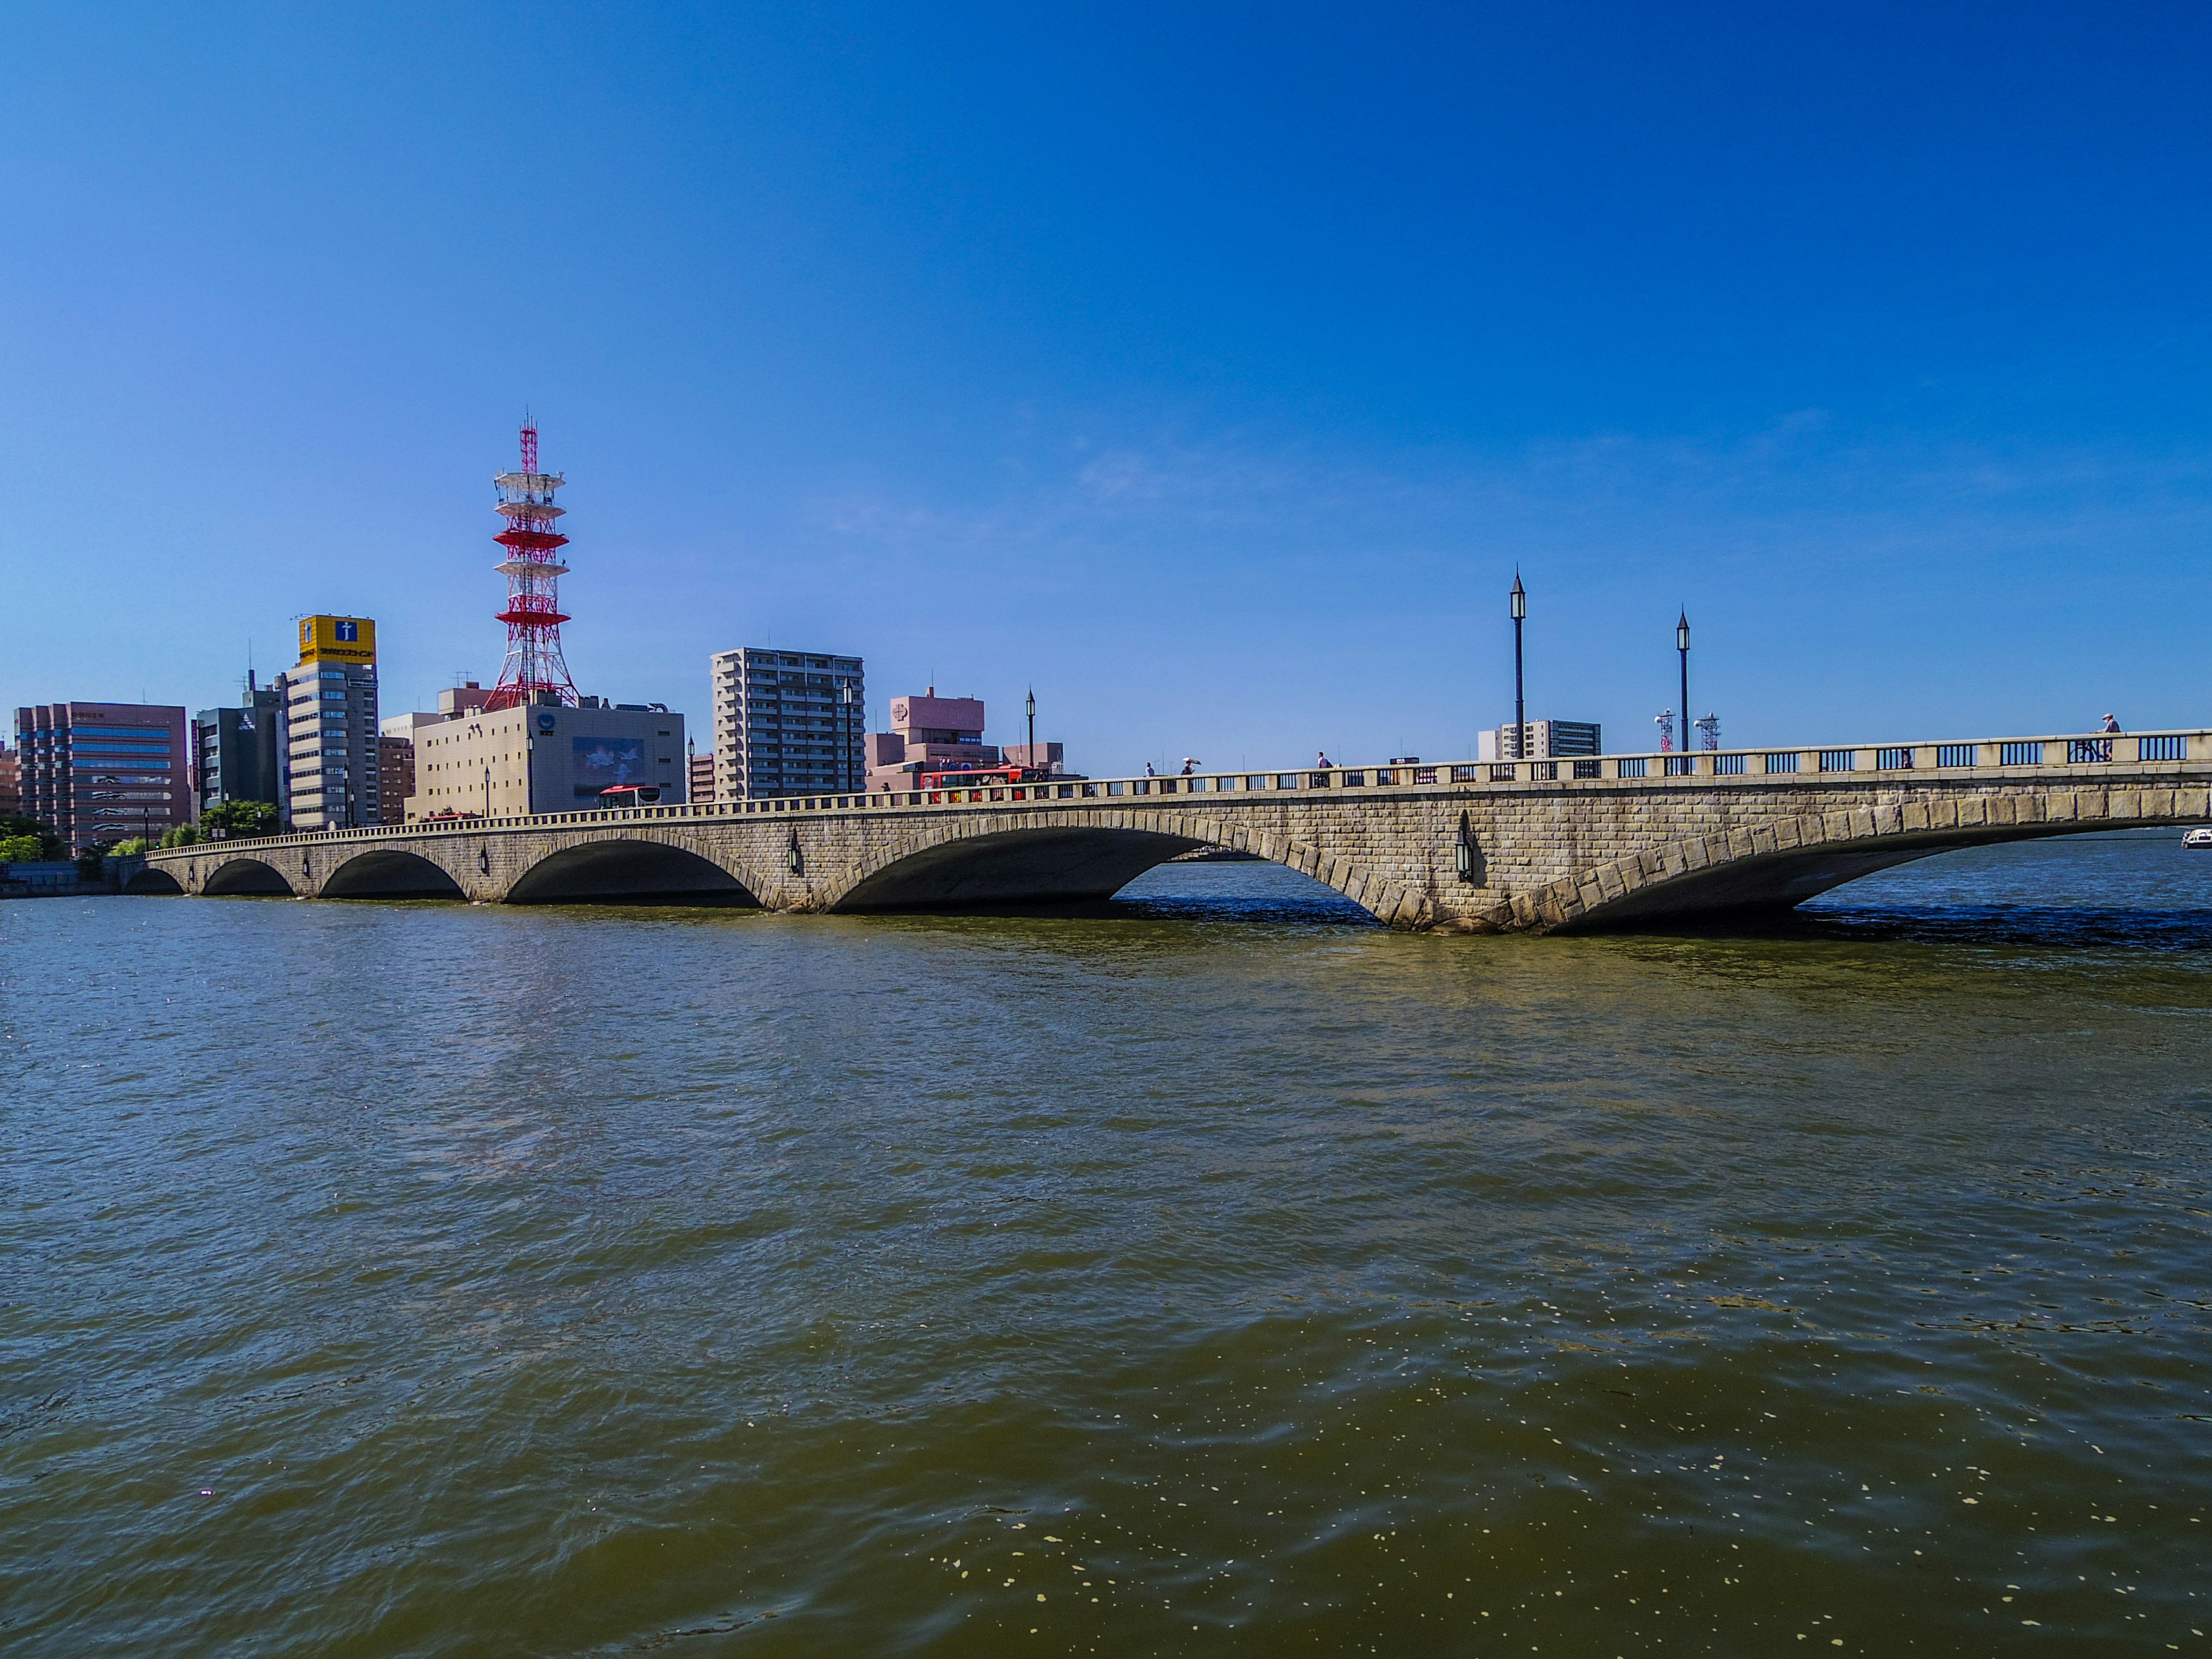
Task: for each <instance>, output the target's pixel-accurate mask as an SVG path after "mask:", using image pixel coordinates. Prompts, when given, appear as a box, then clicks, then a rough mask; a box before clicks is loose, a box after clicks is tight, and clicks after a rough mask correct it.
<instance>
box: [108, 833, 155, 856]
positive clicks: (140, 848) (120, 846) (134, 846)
mask: <svg viewBox="0 0 2212 1659" xmlns="http://www.w3.org/2000/svg"><path fill="white" fill-rule="evenodd" d="M151 845H152V843H151V842H149V841H148V840H147V839H146V838H145V837H144V836H131V839H130V840H128V841H118V842H116V843H115V845H114V846H112V847H111V848H108V849H107V856H108V857H110V858H112V859H131V858H137V856H138V855H139V854H141V853H143V852H144V851H145V850H146V849H147V848H148V847H149V846H151Z"/></svg>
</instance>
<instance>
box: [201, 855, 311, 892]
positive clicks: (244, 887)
mask: <svg viewBox="0 0 2212 1659" xmlns="http://www.w3.org/2000/svg"><path fill="white" fill-rule="evenodd" d="M200 891H201V892H203V893H204V894H205V895H207V896H209V897H210V898H290V897H292V896H293V893H292V884H291V883H290V882H289V881H287V880H285V879H284V878H283V877H282V876H280V875H278V874H277V873H276V871H275V870H273V869H271V868H270V866H268V865H265V864H264V863H263V862H262V861H261V860H259V859H233V860H230V861H229V862H228V864H225V865H223V866H222V867H221V868H220V869H218V870H217V871H216V872H215V873H214V874H213V875H211V876H210V877H209V878H207V884H206V885H205V886H204V887H202V888H201V889H200Z"/></svg>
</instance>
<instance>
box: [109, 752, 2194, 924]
mask: <svg viewBox="0 0 2212 1659" xmlns="http://www.w3.org/2000/svg"><path fill="white" fill-rule="evenodd" d="M2208 817H2212V732H2156V733H2147V734H2133V733H2130V734H2127V735H2124V736H2119V737H2112V738H2107V737H2104V736H2101V735H2098V736H2089V737H2056V738H2007V739H1999V740H1992V741H1974V742H1960V743H1956V744H1894V745H1876V746H1874V747H1869V748H1857V749H1838V750H1771V751H1770V750H1760V751H1746V752H1742V753H1736V752H1727V753H1720V754H1713V753H1700V754H1695V755H1686V756H1684V755H1675V756H1662V755H1645V756H1607V757H1592V758H1585V759H1559V760H1547V761H1519V762H1499V763H1491V762H1482V763H1475V764H1472V765H1458V766H1450V765H1444V766H1419V765H1413V766H1397V765H1392V766H1383V767H1350V768H1332V769H1329V770H1327V771H1315V770H1304V771H1299V772H1285V773H1237V774H1214V773H1209V774H1206V775H1200V776H1196V777H1188V778H1157V779H1155V778H1125V779H1106V780H1099V779H1084V780H1079V781H1076V780H1070V781H1057V780H1055V781H1052V782H1048V783H1038V784H1034V785H1030V786H1027V787H1012V786H1000V787H977V788H972V789H957V790H939V791H935V792H929V793H924V792H916V791H908V792H900V793H878V794H876V795H824V796H809V797H803V798H797V799H783V800H755V801H744V802H738V803H736V804H734V805H729V806H711V805H710V806H653V807H642V808H635V809H629V810H622V811H594V812H578V813H563V814H558V815H552V816H541V817H510V818H465V819H455V820H443V821H437V820H434V821H428V822H421V823H410V824H407V825H404V826H395V827H389V828H385V829H343V830H334V831H326V832H322V833H319V834H313V835H296V836H273V837H270V838H267V839H264V840H255V841H230V842H210V843H204V844H202V845H199V846H196V847H190V848H173V849H169V850H166V851H161V852H156V853H155V854H151V855H150V856H149V859H148V860H147V863H146V867H145V868H144V869H143V871H141V872H139V873H138V874H137V876H136V877H135V878H133V879H132V881H131V887H130V890H131V891H133V892H167V893H189V894H200V895H208V896H217V895H270V896H296V897H302V898H400V897H410V898H421V897H444V898H453V899H469V900H473V901H477V902H505V903H510V904H524V903H561V902H594V901H596V902H651V901H678V902H698V903H733V904H748V905H761V906H765V907H767V908H771V909H777V910H792V911H860V910H893V909H915V908H961V907H970V906H984V905H991V904H1006V903H1022V902H1054V901H1069V900H1079V899H1091V898H1100V897H1104V896H1109V895H1110V894H1112V893H1114V892H1115V891H1117V890H1120V889H1121V887H1123V886H1124V885H1126V884H1127V883H1128V882H1130V881H1131V880H1133V879H1134V878H1136V877H1137V876H1139V874H1141V873H1143V872H1145V871H1146V870H1147V869H1150V868H1151V867H1152V866H1154V865H1157V864H1159V863H1161V862H1163V861H1164V860H1167V859H1170V858H1172V857H1175V856H1176V854H1181V853H1184V852H1188V851H1191V850H1193V849H1195V848H1206V847H1218V848H1231V849H1234V850H1236V851H1239V852H1244V853H1249V854H1255V855H1256V856H1258V857H1260V858H1263V859H1271V860H1275V861H1276V862H1278V863H1280V864H1284V865H1287V866H1290V867H1291V868H1292V869H1295V870H1298V871H1302V872H1304V873H1305V874H1307V875H1309V876H1311V877H1313V878H1315V879H1316V880H1318V881H1322V882H1325V883H1326V884H1328V885H1329V886H1331V887H1333V888H1334V889H1335V890H1337V891H1339V892H1340V893H1342V894H1344V895H1345V896H1346V897H1348V898H1350V899H1352V901H1353V902H1356V903H1358V904H1360V905H1362V906H1364V907H1365V908H1367V909H1368V910H1369V911H1370V912H1371V913H1372V914H1373V915H1376V917H1377V918H1379V919H1380V920H1381V921H1384V922H1387V923H1388V924H1389V925H1390V926H1392V927H1403V928H1417V929H1418V928H1438V929H1443V930H1447V931H1472V932H1506V931H1512V932H1529V933H1551V932H1555V931H1559V930H1563V929H1580V928H1595V927H1611V926H1622V925H1636V924H1639V923H1644V922H1650V921H1660V920H1663V919H1667V918H1674V917H1687V916H1693V915H1718V914H1725V913H1728V912H1732V911H1749V910H1759V909H1773V908H1786V907H1788V906H1790V905H1794V904H1796V903H1799V902H1802V901H1803V900H1805V899H1808V898H1810V897H1812V896H1814V894H1817V893H1820V892H1825V891H1826V890H1828V889H1829V888H1832V887H1834V886H1837V885H1838V884H1841V883H1844V882H1847V881H1850V880H1851V879H1853V878H1856V877H1858V876H1863V875H1866V874H1868V873H1869V872H1873V871H1876V870H1882V869H1887V868H1889V867H1890V866H1894V865H1899V864H1904V863H1906V862H1909V861H1910V860H1914V859H1920V858H1925V857H1927V856H1929V854H1934V853H1940V852H1944V851H1947V850H1948V849H1950V848H1960V847H1972V846H1979V845H1984V844H1988V843H1990V842H2010V841H2022V840H2028V839H2032V838H2035V837H2039V836H2064V835H2079V834H2083V833H2086V832H2089V831H2093V830H2104V829H2127V828H2131V827H2136V826H2141V825H2152V824H2156V825H2181V824H2186V823H2202V822H2204V821H2206V820H2207V819H2208Z"/></svg>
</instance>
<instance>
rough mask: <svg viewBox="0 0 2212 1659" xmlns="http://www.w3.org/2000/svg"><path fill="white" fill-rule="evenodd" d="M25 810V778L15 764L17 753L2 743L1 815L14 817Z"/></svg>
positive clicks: (0, 777) (0, 771)
mask: <svg viewBox="0 0 2212 1659" xmlns="http://www.w3.org/2000/svg"><path fill="white" fill-rule="evenodd" d="M22 810H23V776H22V774H21V771H20V770H19V769H17V767H16V764H15V750H12V749H10V748H9V746H8V745H7V744H4V743H0V814H5V815H7V816H8V817H14V816H15V814H16V813H18V812H20V811H22Z"/></svg>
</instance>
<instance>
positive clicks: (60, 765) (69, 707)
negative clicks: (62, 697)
mask: <svg viewBox="0 0 2212 1659" xmlns="http://www.w3.org/2000/svg"><path fill="white" fill-rule="evenodd" d="M15 751H16V767H17V773H18V780H19V782H18V787H19V788H20V790H21V798H22V805H21V809H20V810H21V812H22V814H23V816H24V817H28V818H35V819H37V820H38V821H39V822H40V823H46V824H51V825H52V826H53V831H54V833H55V835H57V836H59V837H60V838H61V840H62V842H63V843H64V845H66V846H67V847H69V848H70V849H71V850H73V851H79V852H81V851H82V850H83V849H84V848H88V847H110V846H112V845H114V844H115V843H116V842H118V841H126V840H129V839H131V837H133V836H145V837H146V838H147V839H149V840H153V839H156V838H158V837H159V836H161V834H162V833H163V832H165V831H166V830H168V829H172V828H173V827H174V826H176V825H178V824H180V823H191V818H192V787H191V749H190V747H189V746H188V744H187V743H186V740H185V711H184V710H183V709H182V708H171V707H169V706H168V705H167V704H162V703H139V702H55V703H41V704H40V705H38V706H37V707H35V708H18V709H17V710H16V711H15Z"/></svg>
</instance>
